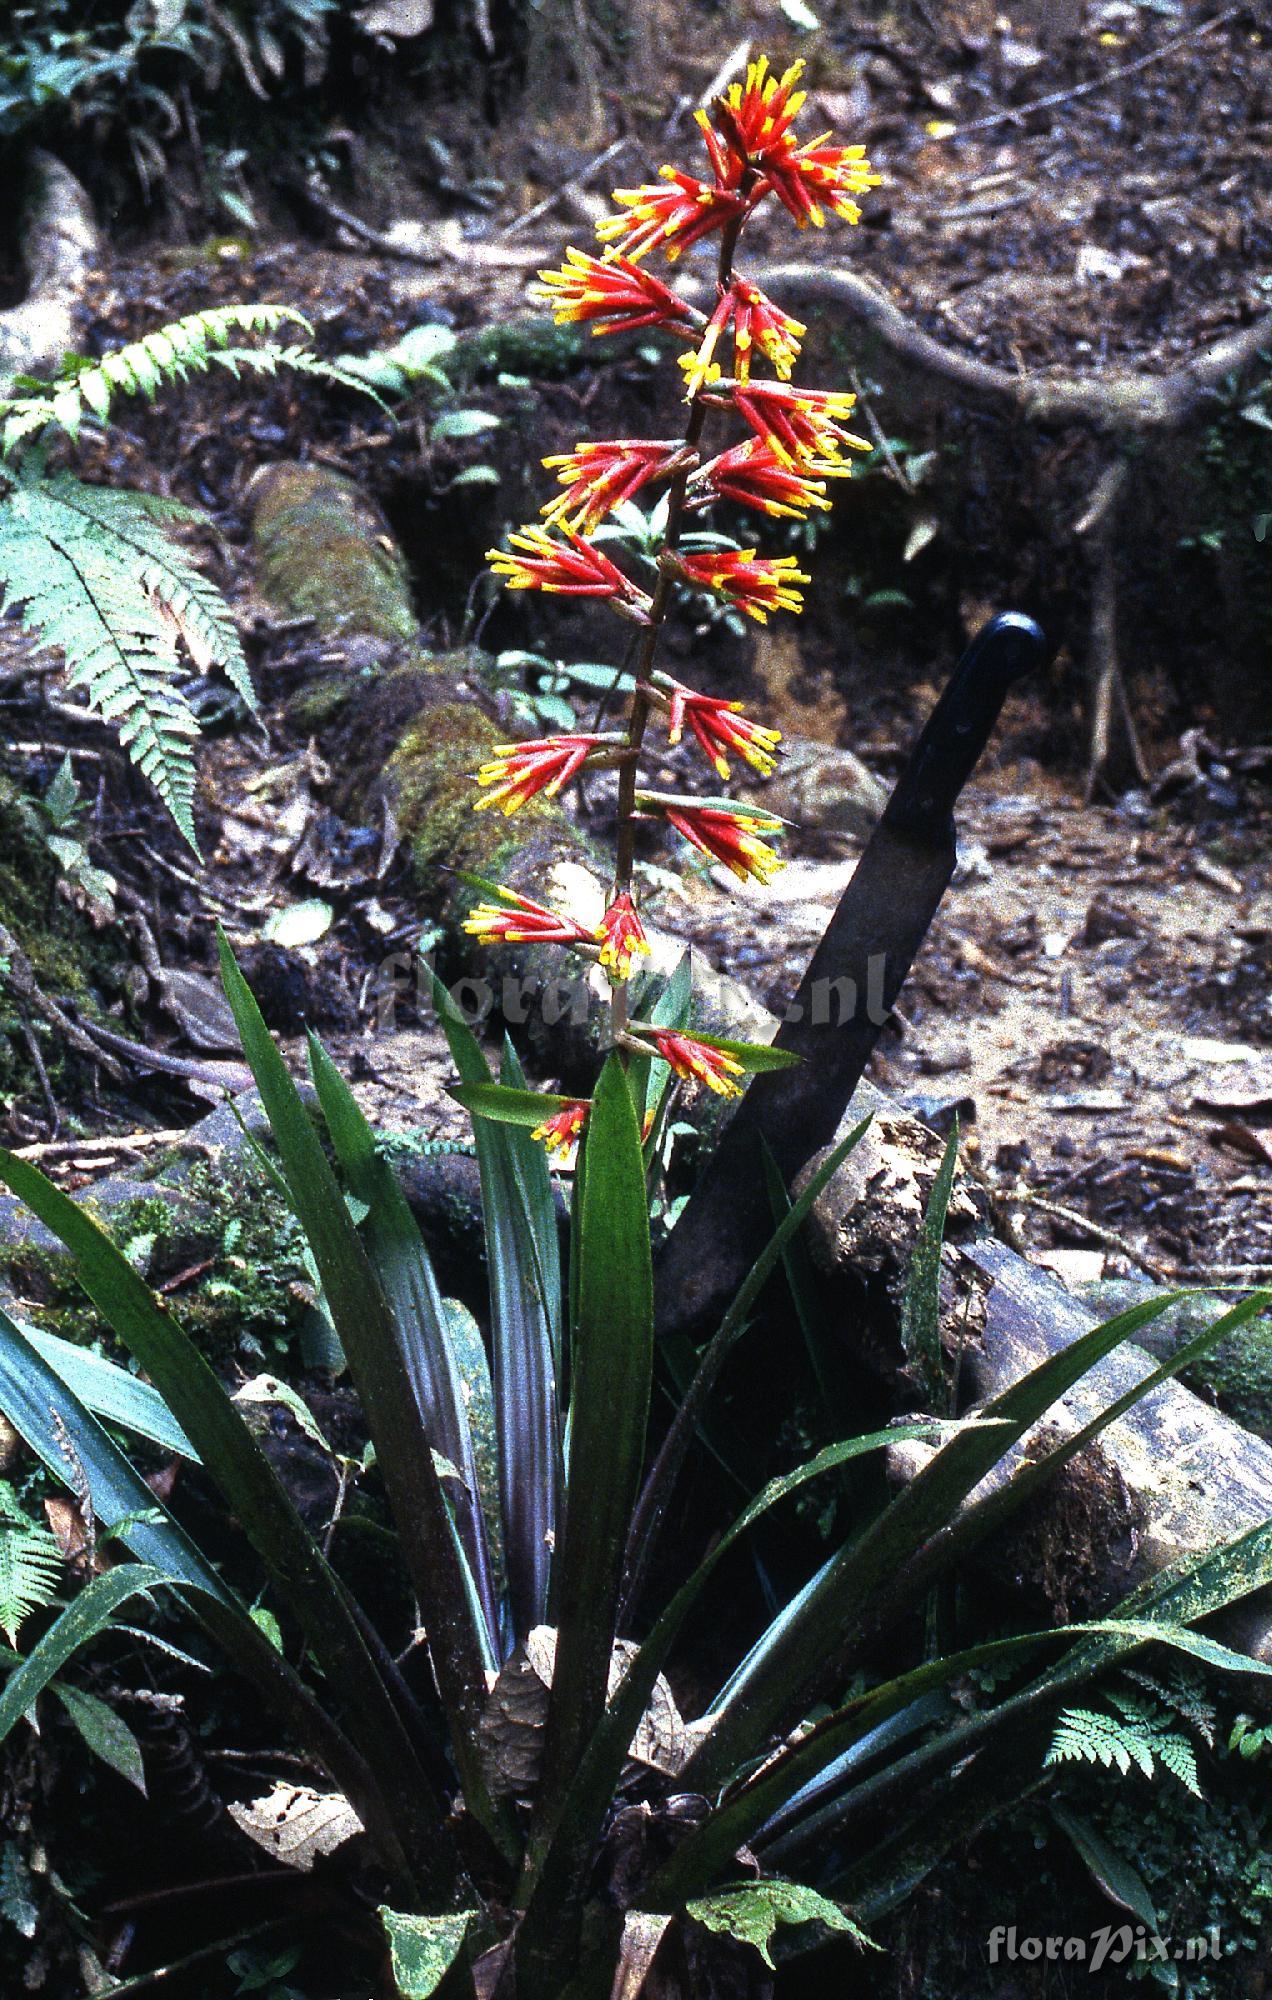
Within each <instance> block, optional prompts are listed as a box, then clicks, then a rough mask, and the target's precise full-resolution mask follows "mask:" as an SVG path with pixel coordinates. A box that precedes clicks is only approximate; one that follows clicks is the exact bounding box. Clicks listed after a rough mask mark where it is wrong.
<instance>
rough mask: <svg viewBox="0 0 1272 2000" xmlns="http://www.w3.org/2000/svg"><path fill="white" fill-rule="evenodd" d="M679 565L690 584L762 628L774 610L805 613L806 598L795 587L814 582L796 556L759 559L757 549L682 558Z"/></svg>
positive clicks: (713, 551) (722, 550) (678, 557)
mask: <svg viewBox="0 0 1272 2000" xmlns="http://www.w3.org/2000/svg"><path fill="white" fill-rule="evenodd" d="M676 566H677V568H678V569H679V571H680V574H681V575H682V576H683V577H684V579H685V581H686V582H687V583H694V584H697V585H698V586H699V587H700V588H701V589H703V590H714V591H718V592H719V594H720V595H721V596H722V597H727V598H728V599H729V601H730V603H732V604H735V605H736V606H737V608H738V610H739V611H745V612H746V614H747V617H748V618H754V619H755V620H756V621H757V623H758V624H760V625H766V624H767V623H768V615H769V612H770V611H802V610H803V608H804V599H803V597H802V595H801V594H800V592H799V591H798V590H796V589H795V585H796V584H798V583H811V582H812V578H811V577H810V576H807V575H806V574H805V572H804V571H803V570H802V569H801V568H800V567H799V560H798V558H797V557H796V556H758V555H757V554H756V552H755V550H754V549H710V550H707V551H705V552H704V553H702V554H698V555H687V556H686V555H678V556H677V557H676Z"/></svg>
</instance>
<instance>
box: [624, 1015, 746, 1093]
mask: <svg viewBox="0 0 1272 2000" xmlns="http://www.w3.org/2000/svg"><path fill="white" fill-rule="evenodd" d="M647 1032H648V1035H649V1039H650V1041H651V1042H652V1043H653V1045H654V1047H655V1048H656V1049H657V1051H658V1053H659V1055H660V1056H661V1057H662V1059H663V1061H664V1062H665V1063H667V1064H669V1065H670V1067H671V1068H672V1070H673V1071H674V1072H675V1074H676V1075H677V1076H679V1077H683V1078H684V1079H685V1081H686V1082H688V1083H705V1084H706V1086H707V1089H708V1090H714V1092H715V1093H716V1096H717V1097H741V1095H742V1086H741V1084H740V1083H739V1082H738V1081H737V1079H738V1077H740V1076H741V1075H743V1073H744V1072H743V1067H742V1064H741V1063H740V1062H739V1061H738V1060H737V1057H736V1056H731V1055H730V1054H729V1053H728V1051H727V1050H726V1049H717V1048H713V1047H712V1046H711V1044H710V1043H709V1042H700V1041H698V1040H697V1039H696V1037H695V1036H693V1035H678V1034H674V1033H673V1032H671V1030H669V1029H666V1028H651V1029H649V1030H648V1031H647Z"/></svg>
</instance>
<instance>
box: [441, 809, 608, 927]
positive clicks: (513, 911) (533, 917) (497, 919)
mask: <svg viewBox="0 0 1272 2000" xmlns="http://www.w3.org/2000/svg"><path fill="white" fill-rule="evenodd" d="M480 803H482V804H483V805H484V804H486V803H488V801H486V800H482V801H481V802H480ZM493 886H494V888H495V889H496V891H497V893H498V895H499V897H500V900H501V902H502V905H503V907H502V908H501V907H500V906H499V904H496V903H486V902H482V903H477V904H476V905H475V906H474V907H473V909H471V910H470V911H469V913H468V916H467V917H466V918H465V920H464V929H465V930H466V931H467V932H468V935H469V936H470V937H475V938H480V940H481V942H482V943H483V944H493V943H495V941H496V940H497V939H498V940H501V941H502V942H504V943H506V944H574V945H578V944H584V945H591V944H592V943H593V933H592V932H591V931H589V930H588V929H587V928H586V927H585V926H584V925H583V924H579V923H576V922H575V921H574V918H573V917H563V916H561V915H560V914H559V913H558V912H557V911H556V910H549V909H548V908H547V907H546V906H545V905H544V904H543V903H536V902H534V901H533V900H532V898H531V897H529V896H522V895H520V894H519V893H518V891H517V890H515V889H505V888H504V887H503V886H502V885H501V884H498V883H496V884H494V885H493Z"/></svg>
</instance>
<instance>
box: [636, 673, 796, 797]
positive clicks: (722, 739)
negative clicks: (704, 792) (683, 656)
mask: <svg viewBox="0 0 1272 2000" xmlns="http://www.w3.org/2000/svg"><path fill="white" fill-rule="evenodd" d="M653 692H654V693H655V694H656V695H657V696H658V698H659V699H660V700H661V701H666V703H667V707H668V715H667V740H668V742H669V743H671V744H672V745H673V747H674V745H675V744H677V743H679V741H680V739H681V737H682V736H683V735H684V728H685V723H686V722H687V723H688V724H689V727H690V729H691V730H692V731H693V734H694V736H695V737H696V738H697V742H698V746H699V748H700V749H701V751H702V754H703V756H704V757H705V758H706V760H707V762H708V763H709V764H711V765H712V766H713V767H714V769H715V771H716V774H717V776H719V777H721V778H727V777H728V776H729V763H728V758H727V756H726V754H725V753H726V752H727V751H736V753H737V754H738V756H740V757H744V758H745V759H746V761H747V763H748V764H749V765H750V766H751V768H752V770H754V771H758V772H759V773H760V776H761V777H764V778H771V777H772V775H773V772H774V771H775V770H776V769H777V764H776V760H775V758H774V756H773V752H774V751H775V750H776V748H777V746H778V744H779V743H780V742H781V740H782V732H781V730H780V729H762V728H761V727H760V725H759V723H758V722H752V721H751V719H750V717H749V716H746V715H743V713H742V704H741V702H740V701H723V700H721V699H720V698H719V697H718V696H716V695H710V694H697V693H695V691H694V689H693V688H688V687H686V686H685V685H684V683H683V681H675V680H673V679H672V678H671V675H670V674H659V676H658V679H657V685H656V687H655V688H654V690H653Z"/></svg>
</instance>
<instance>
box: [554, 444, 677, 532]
mask: <svg viewBox="0 0 1272 2000" xmlns="http://www.w3.org/2000/svg"><path fill="white" fill-rule="evenodd" d="M684 462H685V450H684V445H683V444H682V443H681V442H680V441H679V440H673V441H672V442H671V443H670V444H660V443H658V442H657V441H651V440H648V439H645V438H614V439H611V440H608V441H607V440H600V441H598V442H596V443H591V444H588V443H585V444H580V445H576V446H575V448H574V450H573V451H566V452H555V453H554V454H553V455H552V457H551V458H545V459H544V461H543V463H544V464H545V465H546V466H547V468H548V470H549V472H555V473H556V475H557V478H558V480H559V481H560V483H561V485H562V486H564V487H565V489H566V490H565V492H564V493H558V494H557V496H556V498H555V499H553V500H549V501H548V503H547V505H546V506H545V507H544V509H543V512H544V513H545V514H546V515H547V517H548V519H549V521H553V522H559V523H561V524H562V525H565V526H569V527H574V528H594V527H595V526H596V524H597V522H598V521H602V520H603V519H604V518H605V516H606V515H607V514H609V513H612V512H613V510H614V508H615V507H619V506H621V505H622V503H623V501H624V500H630V499H631V498H632V495H633V494H635V493H639V491H640V489H641V487H642V486H646V485H648V483H649V481H650V480H651V479H660V478H664V477H666V476H667V475H668V474H669V473H671V472H674V471H675V470H676V468H677V466H679V465H681V464H683V463H684Z"/></svg>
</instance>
